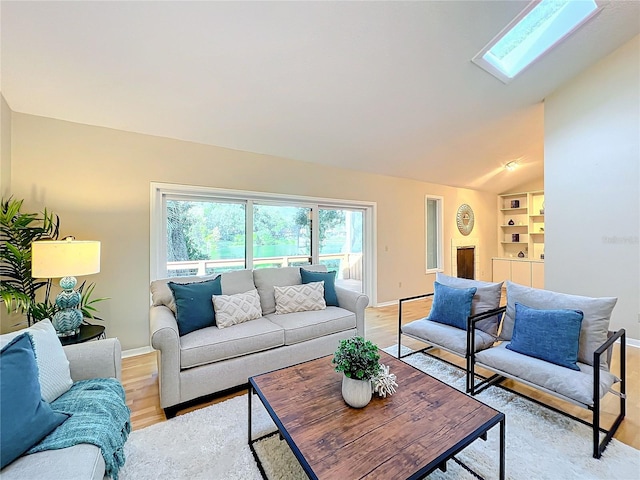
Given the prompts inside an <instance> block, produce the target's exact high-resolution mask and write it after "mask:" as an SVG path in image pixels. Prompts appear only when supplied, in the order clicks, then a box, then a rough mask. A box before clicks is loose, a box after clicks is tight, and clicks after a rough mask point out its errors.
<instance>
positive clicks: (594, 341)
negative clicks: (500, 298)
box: [500, 281, 618, 369]
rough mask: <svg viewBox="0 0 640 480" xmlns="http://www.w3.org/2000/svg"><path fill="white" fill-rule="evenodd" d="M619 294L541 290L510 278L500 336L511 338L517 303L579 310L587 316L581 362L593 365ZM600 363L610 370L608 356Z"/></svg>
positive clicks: (583, 333) (581, 334)
mask: <svg viewBox="0 0 640 480" xmlns="http://www.w3.org/2000/svg"><path fill="white" fill-rule="evenodd" d="M617 301H618V299H617V298H616V297H600V298H592V297H583V296H579V295H569V294H566V293H558V292H552V291H550V290H540V289H537V288H531V287H527V286H524V285H519V284H517V283H513V282H509V281H507V311H506V314H505V316H504V320H503V323H502V331H501V332H500V338H502V339H503V340H509V341H510V340H511V337H512V335H513V326H514V324H515V318H516V303H520V304H522V305H526V306H527V307H529V308H538V309H541V310H545V309H547V310H548V309H554V310H559V309H569V310H580V311H581V312H582V313H583V314H584V317H583V319H582V325H581V327H580V347H579V349H578V361H579V362H582V363H586V364H587V365H593V352H594V351H595V350H596V349H597V348H598V347H599V346H600V345H602V344H603V343H604V342H606V341H607V334H608V331H609V321H610V319H611V312H612V311H613V307H615V305H616V302H617ZM600 361H601V366H602V367H603V368H606V369H608V365H607V358H606V355H603V356H602V357H600Z"/></svg>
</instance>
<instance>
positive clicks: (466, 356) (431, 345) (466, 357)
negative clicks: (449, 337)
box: [398, 293, 506, 393]
mask: <svg viewBox="0 0 640 480" xmlns="http://www.w3.org/2000/svg"><path fill="white" fill-rule="evenodd" d="M433 295H434V293H425V294H422V295H416V296H413V297H406V298H401V299H400V300H398V358H405V357H408V356H410V355H415V354H416V353H423V354H425V355H428V356H430V357H431V358H435V359H436V360H439V361H441V362H444V363H447V364H449V365H451V366H453V367H456V368H465V369H466V371H467V377H466V391H465V393H469V392H470V391H471V384H472V383H473V382H472V381H471V380H470V375H469V371H470V370H469V368H470V361H471V356H470V355H469V352H470V350H469V349H470V348H471V345H472V344H471V343H470V338H469V329H470V328H471V325H474V324H475V322H477V321H479V320H484V319H486V318H489V317H492V316H494V315H496V314H499V313H501V312H503V311H504V310H505V309H506V308H505V307H501V308H498V309H494V310H489V311H487V312H482V313H477V314H475V315H471V316H470V317H468V318H467V350H466V352H465V354H464V355H461V354H460V353H459V352H455V351H453V350H450V349H448V348H446V347H444V346H442V345H438V344H435V343H429V342H428V341H426V340H424V339H422V338H419V337H414V336H413V335H408V334H406V333H405V334H404V335H407V336H408V337H410V338H413V339H414V340H418V341H420V342H423V343H426V344H428V345H429V346H427V347H425V348H422V349H420V350H414V351H412V352H411V353H407V354H406V355H402V335H403V333H402V304H403V303H405V302H409V301H412V300H418V299H420V298H427V297H432V296H433ZM435 348H437V349H442V350H446V351H447V352H449V353H452V354H453V355H457V356H459V357H460V358H463V359H464V360H465V367H461V366H460V365H457V364H455V363H453V362H450V361H449V360H447V359H446V358H442V357H440V356H437V355H433V354H432V353H430V352H429V351H430V350H433V349H435ZM473 348H475V338H474V341H473Z"/></svg>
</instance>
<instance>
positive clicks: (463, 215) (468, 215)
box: [456, 203, 474, 235]
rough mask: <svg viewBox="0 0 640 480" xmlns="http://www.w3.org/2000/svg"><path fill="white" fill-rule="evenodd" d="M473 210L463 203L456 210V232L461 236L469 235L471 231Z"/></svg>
mask: <svg viewBox="0 0 640 480" xmlns="http://www.w3.org/2000/svg"><path fill="white" fill-rule="evenodd" d="M473 222H474V217H473V210H472V209H471V207H470V206H469V205H467V204H466V203H463V204H462V205H460V207H459V208H458V213H457V214H456V223H457V224H458V230H460V233H461V234H462V235H469V234H470V233H471V230H473Z"/></svg>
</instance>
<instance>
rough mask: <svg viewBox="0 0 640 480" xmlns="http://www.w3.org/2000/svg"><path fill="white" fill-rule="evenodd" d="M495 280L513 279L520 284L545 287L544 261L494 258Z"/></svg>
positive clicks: (493, 279)
mask: <svg viewBox="0 0 640 480" xmlns="http://www.w3.org/2000/svg"><path fill="white" fill-rule="evenodd" d="M492 272H493V278H492V281H494V282H504V281H506V280H511V281H512V282H514V283H519V284H520V285H526V286H527V287H533V288H544V262H543V261H541V260H528V259H520V258H514V259H509V258H494V259H492Z"/></svg>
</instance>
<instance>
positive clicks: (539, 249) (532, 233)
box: [498, 190, 545, 260]
mask: <svg viewBox="0 0 640 480" xmlns="http://www.w3.org/2000/svg"><path fill="white" fill-rule="evenodd" d="M498 229H499V231H498V239H499V245H498V257H500V258H528V259H531V260H542V259H544V233H545V232H544V192H543V191H542V190H540V191H535V192H522V193H508V194H505V195H499V196H498ZM521 252H522V254H521V255H519V254H520V253H521ZM522 255H524V257H522Z"/></svg>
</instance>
